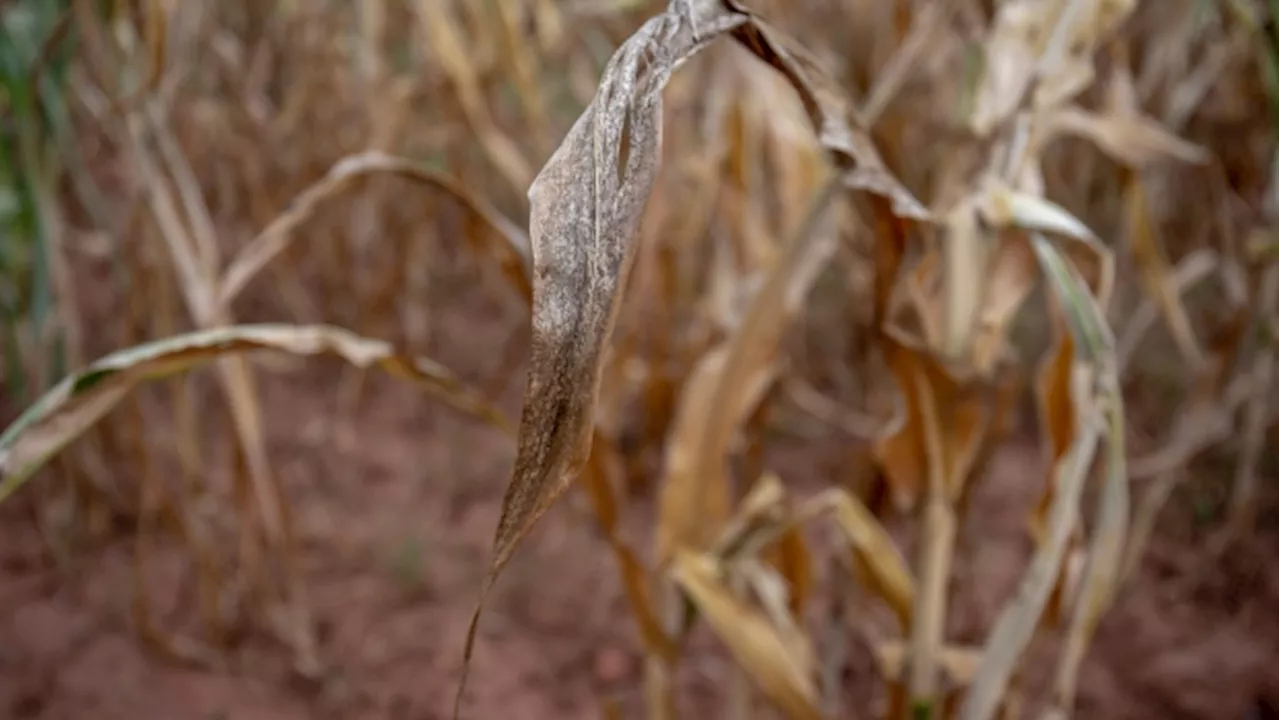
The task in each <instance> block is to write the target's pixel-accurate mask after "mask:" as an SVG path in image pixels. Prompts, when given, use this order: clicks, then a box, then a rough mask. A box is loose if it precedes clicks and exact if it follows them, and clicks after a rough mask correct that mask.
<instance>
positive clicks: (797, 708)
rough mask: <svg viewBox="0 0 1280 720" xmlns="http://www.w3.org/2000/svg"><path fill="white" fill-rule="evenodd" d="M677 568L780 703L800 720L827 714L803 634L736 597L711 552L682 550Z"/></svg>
mask: <svg viewBox="0 0 1280 720" xmlns="http://www.w3.org/2000/svg"><path fill="white" fill-rule="evenodd" d="M671 573H672V577H673V578H674V579H675V581H676V582H677V583H679V585H680V587H681V588H682V589H683V590H684V591H685V592H686V593H687V594H688V596H689V598H690V599H691V600H692V601H693V603H694V605H696V606H697V608H698V612H699V613H700V615H701V616H703V617H705V618H706V619H707V621H708V622H709V623H710V624H711V627H712V628H713V629H714V630H715V632H716V635H718V636H719V637H720V639H721V640H722V641H723V642H724V643H725V645H726V646H728V648H729V652H731V653H732V654H733V657H734V659H735V660H736V661H737V662H738V664H739V665H740V666H742V668H743V669H745V670H746V671H747V673H748V674H749V675H750V676H751V678H752V679H753V680H754V681H755V682H756V683H757V684H758V685H759V686H760V688H761V689H762V690H763V691H764V692H765V694H766V695H768V697H769V698H770V699H771V700H772V701H773V702H774V703H776V704H777V705H778V707H779V708H781V709H782V710H783V711H785V712H786V713H787V714H788V715H789V716H790V717H792V718H797V719H798V720H819V718H821V717H822V715H821V713H820V712H819V711H818V709H817V697H818V693H817V687H816V685H815V682H814V677H813V659H812V658H811V657H809V656H808V655H807V654H803V653H801V652H799V650H798V649H799V648H803V647H805V646H806V645H807V644H806V643H805V642H804V641H803V638H802V637H796V636H794V635H793V636H788V635H787V634H785V633H783V632H781V631H780V630H779V629H778V628H776V627H774V626H773V625H771V624H770V623H769V621H768V620H767V619H765V617H764V616H763V615H761V614H760V613H759V612H758V611H756V610H754V609H753V608H751V607H750V606H748V605H747V604H746V603H744V602H743V601H742V600H739V599H738V598H736V597H734V595H733V593H732V592H730V591H729V589H728V588H727V587H726V586H725V583H724V580H723V578H722V575H721V573H720V572H719V571H718V569H717V567H716V564H715V562H714V561H713V560H712V559H710V558H708V557H705V556H700V555H695V554H693V553H688V552H683V551H681V552H677V553H676V555H675V557H674V558H673V560H672V564H671Z"/></svg>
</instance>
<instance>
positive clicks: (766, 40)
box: [454, 0, 929, 716]
mask: <svg viewBox="0 0 1280 720" xmlns="http://www.w3.org/2000/svg"><path fill="white" fill-rule="evenodd" d="M726 32H728V33H731V34H732V37H733V38H734V39H735V40H737V41H738V42H739V43H740V44H742V45H743V46H745V47H746V48H747V49H749V50H751V51H752V52H753V53H754V54H755V55H756V56H757V57H759V58H761V59H762V60H764V61H765V62H767V63H768V64H769V65H771V66H772V67H774V68H775V69H777V70H778V71H780V72H781V73H782V74H783V75H784V76H785V77H786V78H787V79H788V81H790V82H791V84H792V86H793V87H795V89H796V91H797V92H798V93H799V95H800V98H801V102H802V103H803V104H804V106H805V111H806V113H807V115H808V116H809V119H810V122H811V123H812V124H813V125H814V127H815V129H816V130H817V132H818V138H819V142H820V144H821V145H822V147H823V149H824V150H825V151H826V153H827V155H828V157H829V158H830V159H831V160H832V162H833V164H834V165H835V166H836V169H837V170H838V171H839V172H840V179H841V181H842V182H843V184H844V185H845V187H847V188H850V189H853V190H856V191H859V195H858V197H859V199H860V202H861V201H862V200H865V199H867V198H868V197H870V198H875V199H876V200H875V201H873V202H871V203H869V204H870V205H871V206H872V209H873V211H874V212H876V217H877V221H879V222H883V221H884V220H885V217H886V216H890V217H892V216H895V215H897V216H903V217H909V218H912V219H914V220H925V219H928V217H929V215H928V212H927V211H926V210H925V209H924V208H923V207H922V206H921V205H920V204H919V202H918V201H916V200H915V198H913V197H912V196H911V194H910V193H909V192H908V191H907V190H906V189H905V188H904V187H902V185H901V184H900V183H899V182H898V181H897V180H896V179H894V178H893V177H892V175H890V174H889V173H888V172H887V171H886V170H885V169H884V165H883V163H882V162H881V161H880V158H879V156H878V155H877V154H876V152H875V149H874V147H873V146H872V144H871V141H870V139H869V138H868V137H866V135H865V134H864V133H862V132H860V131H858V130H856V129H855V127H854V124H853V121H852V113H851V110H850V108H849V106H848V103H847V102H846V101H845V100H844V99H843V98H842V97H841V96H840V94H839V93H838V92H837V91H836V90H835V86H834V85H833V84H832V83H830V82H829V81H827V80H826V79H825V78H824V77H823V75H822V73H821V71H819V70H818V69H817V65H816V63H815V62H814V61H812V60H811V59H809V58H808V56H807V55H806V54H804V53H803V52H802V51H801V50H800V49H799V48H798V47H797V46H796V45H795V44H794V43H793V42H791V41H790V40H787V39H786V38H784V37H783V36H782V35H781V34H780V33H778V32H777V31H775V30H774V29H773V28H771V27H769V26H768V25H767V24H765V23H763V22H761V21H760V20H758V19H757V18H755V17H754V16H753V15H751V14H749V13H748V12H746V11H745V10H744V9H743V8H741V7H740V6H739V5H738V4H737V3H736V2H732V1H731V0H673V2H672V3H671V4H670V5H669V6H668V7H667V9H666V10H665V11H664V12H662V13H661V14H659V15H658V16H656V17H654V18H652V19H650V20H649V21H648V22H646V23H645V24H644V25H643V26H642V27H641V28H640V29H639V30H637V31H636V32H635V34H633V35H632V36H631V37H630V38H628V39H627V41H626V42H624V43H623V45H622V46H621V47H620V48H619V49H618V50H617V52H615V53H614V55H613V57H612V58H611V59H610V61H609V64H608V65H607V66H606V68H605V71H604V73H603V76H602V78H601V80H600V85H599V88H598V89H597V91H596V95H595V97H594V99H593V100H592V102H591V104H590V105H589V106H588V107H587V109H586V110H585V111H584V112H583V114H582V115H581V116H580V117H579V118H578V120H577V122H575V124H574V126H573V128H572V129H571V130H570V131H569V134H568V136H567V137H566V138H565V140H564V142H563V143H562V144H561V146H560V147H559V148H558V149H557V150H556V152H555V153H554V154H553V155H552V156H551V159H550V160H549V161H548V162H547V164H546V166H545V167H544V168H543V169H542V171H541V172H540V173H539V174H538V176H537V177H536V178H535V179H534V182H533V185H532V187H530V189H529V199H530V203H531V210H530V240H531V244H532V250H533V297H534V301H533V334H532V353H531V360H530V372H529V376H528V381H527V384H526V389H525V397H524V411H523V414H522V417H521V425H520V439H519V441H518V449H517V456H516V464H515V468H514V470H513V473H512V479H511V482H510V484H509V485H508V488H507V492H506V494H505V495H504V497H503V502H502V509H501V511H500V516H499V520H498V528H497V531H496V533H495V536H494V543H493V556H492V558H491V561H490V564H489V569H488V571H487V572H486V575H485V579H484V580H483V581H482V585H481V590H480V595H479V599H478V602H477V608H476V612H475V613H474V614H473V616H472V620H471V623H470V626H469V628H468V631H467V639H466V646H465V649H464V652H463V655H464V660H463V665H464V667H463V672H462V677H461V679H460V681H459V687H458V695H457V698H456V702H455V705H454V715H455V716H456V715H457V711H458V709H459V707H460V702H461V698H462V695H463V692H464V690H465V685H466V678H467V672H468V667H469V662H470V656H471V649H472V647H473V646H474V642H475V632H476V627H477V624H478V622H479V618H480V612H481V610H482V608H483V604H484V598H485V597H486V595H487V593H488V591H489V588H491V587H492V585H493V582H494V580H495V579H496V578H497V576H498V574H499V573H501V571H502V569H503V567H505V566H506V564H507V562H508V561H509V560H510V559H511V555H512V554H513V552H514V551H515V548H516V546H517V545H518V543H519V542H520V540H521V538H523V537H524V536H525V534H527V533H528V531H529V529H530V528H531V527H532V526H533V525H534V523H536V522H537V520H538V519H539V518H540V517H541V516H542V515H543V514H545V513H546V511H547V510H548V509H549V508H550V507H551V505H552V503H553V502H554V501H555V500H556V498H557V497H559V495H560V494H562V493H563V492H564V490H565V489H566V488H567V486H568V485H569V483H570V482H571V481H572V478H573V477H574V476H575V475H576V474H577V473H578V472H579V471H580V470H581V469H582V467H583V465H584V464H585V462H586V460H587V457H588V455H589V452H590V445H591V424H592V410H593V408H594V405H595V401H596V395H597V393H598V388H599V382H600V365H601V360H602V358H603V352H602V348H603V347H604V344H605V343H606V342H607V341H608V339H609V336H610V334H611V331H612V327H613V323H614V319H615V317H616V315H617V311H618V303H619V299H620V297H621V292H620V291H621V289H622V283H623V280H624V279H625V277H626V275H627V272H628V270H629V268H630V265H631V260H632V258H633V257H634V254H635V247H634V239H635V236H636V231H637V226H638V225H639V221H640V216H641V212H642V210H643V209H644V206H645V204H646V203H647V201H648V197H649V193H650V191H651V189H652V185H653V181H654V177H655V173H656V166H657V162H658V157H659V152H658V151H659V148H660V144H661V110H662V88H663V86H664V85H665V84H666V82H667V79H668V77H669V76H670V74H671V73H672V71H673V70H675V69H676V68H677V67H678V66H679V65H680V64H681V63H683V62H684V61H685V60H687V59H688V58H689V57H690V56H691V55H692V54H694V53H695V52H697V51H698V50H699V49H700V48H702V47H704V46H705V45H706V44H707V43H709V42H710V41H711V40H713V39H714V38H715V37H717V36H718V35H720V34H724V33H726Z"/></svg>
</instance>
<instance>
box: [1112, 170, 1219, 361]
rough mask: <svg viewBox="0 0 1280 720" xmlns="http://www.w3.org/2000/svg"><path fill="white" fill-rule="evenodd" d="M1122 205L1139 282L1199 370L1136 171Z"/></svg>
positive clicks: (1198, 352)
mask: <svg viewBox="0 0 1280 720" xmlns="http://www.w3.org/2000/svg"><path fill="white" fill-rule="evenodd" d="M1125 205H1126V206H1127V209H1128V216H1129V217H1128V221H1129V244H1130V247H1131V248H1132V249H1133V256H1134V261H1135V262H1136V263H1137V265H1138V270H1139V273H1140V276H1141V278H1142V283H1143V285H1145V286H1146V291H1147V294H1148V295H1150V296H1151V298H1152V299H1154V300H1155V302H1156V305H1157V307H1159V308H1160V311H1161V313H1162V314H1163V315H1164V320H1165V323H1166V324H1167V325H1168V327H1169V332H1170V333H1171V334H1172V335H1173V339H1174V342H1175V343H1176V344H1177V346H1178V351H1179V352H1180V353H1182V359H1183V360H1185V361H1186V362H1187V364H1188V365H1189V366H1190V367H1191V368H1192V369H1193V370H1196V371H1199V370H1200V369H1201V368H1203V367H1204V364H1205V355H1204V350H1203V349H1201V347H1200V341H1199V340H1198V339H1197V338H1196V333H1195V330H1194V329H1193V328H1192V327H1191V318H1189V317H1188V316H1187V309H1186V308H1185V307H1183V305H1182V297H1181V296H1180V295H1179V294H1178V292H1177V290H1176V289H1175V287H1174V285H1173V282H1172V275H1173V271H1172V268H1171V267H1170V265H1169V259H1168V257H1166V256H1165V253H1164V247H1163V246H1161V244H1160V239H1159V238H1158V237H1156V231H1155V227H1153V224H1152V221H1151V214H1150V210H1149V208H1148V207H1147V191H1146V188H1145V187H1144V185H1143V182H1142V178H1141V177H1140V176H1138V175H1136V174H1133V175H1130V176H1129V181H1128V183H1127V186H1126V188H1125Z"/></svg>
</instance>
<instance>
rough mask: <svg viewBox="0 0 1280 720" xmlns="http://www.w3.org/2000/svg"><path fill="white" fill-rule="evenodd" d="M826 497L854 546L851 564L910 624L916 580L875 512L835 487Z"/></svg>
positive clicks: (904, 624) (903, 622)
mask: <svg viewBox="0 0 1280 720" xmlns="http://www.w3.org/2000/svg"><path fill="white" fill-rule="evenodd" d="M826 497H827V498H828V499H827V500H826V502H828V503H830V506H831V508H832V510H833V512H834V513H835V517H836V523H837V524H839V526H840V529H841V530H842V531H843V533H844V536H845V538H847V539H848V541H849V545H850V547H851V548H852V550H853V559H854V567H856V568H858V569H859V571H860V574H861V575H862V576H863V577H864V578H865V582H867V583H868V584H870V585H871V588H872V590H874V591H875V593H876V594H877V595H879V596H880V597H881V598H883V599H884V601H885V602H886V603H888V605H889V607H890V608H891V609H892V610H893V612H894V613H895V614H896V615H897V616H898V622H899V623H900V624H901V626H902V628H903V629H904V630H905V629H907V628H910V627H911V608H912V606H913V605H914V604H915V582H914V581H913V580H912V579H911V573H910V571H909V570H908V569H907V561H906V559H904V558H903V557H902V553H901V551H899V550H898V546H897V545H895V544H894V543H893V539H892V538H890V537H889V533H888V532H887V531H886V530H885V529H884V526H882V525H881V524H880V522H879V521H878V520H876V518H875V515H872V514H871V511H870V510H868V509H867V508H866V506H865V505H863V504H862V503H861V502H859V501H858V499H857V498H855V497H854V496H853V495H851V494H849V493H848V492H846V491H844V490H834V491H831V494H830V495H827V496H826Z"/></svg>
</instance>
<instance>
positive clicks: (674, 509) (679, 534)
mask: <svg viewBox="0 0 1280 720" xmlns="http://www.w3.org/2000/svg"><path fill="white" fill-rule="evenodd" d="M838 187H839V186H838V184H836V183H829V184H828V186H827V188H826V189H824V190H823V191H822V192H821V193H819V196H818V197H817V198H816V199H815V200H814V202H813V206H812V210H811V212H810V216H809V217H808V218H806V220H805V222H804V223H803V227H801V228H800V230H799V233H800V235H799V237H797V238H796V239H795V240H793V241H792V242H791V243H790V245H789V246H788V247H787V248H786V249H785V251H784V253H785V254H784V256H783V257H782V258H781V259H780V260H779V261H778V262H777V263H776V264H775V266H774V267H773V268H771V269H770V271H769V275H768V277H767V279H766V280H765V284H764V286H763V287H762V288H760V290H759V291H758V292H757V293H756V295H755V297H754V298H752V301H751V307H750V308H749V309H748V311H747V316H746V317H745V318H744V319H743V321H742V324H741V325H739V326H738V328H737V329H736V330H735V331H734V333H733V335H732V336H731V337H730V338H729V340H728V341H727V342H726V343H725V345H723V346H721V348H719V349H717V350H714V351H712V353H710V354H709V355H708V356H707V357H706V358H705V359H704V360H703V361H702V362H701V363H700V364H699V366H698V369H697V371H695V374H694V376H693V377H692V378H691V379H690V384H689V386H688V390H687V391H686V395H685V397H684V398H683V400H682V403H681V406H680V413H679V415H677V418H676V421H675V426H674V434H673V437H672V440H671V443H670V445H669V446H668V454H667V477H666V479H665V481H664V483H663V485H662V493H661V496H660V514H659V521H658V530H657V542H658V563H659V566H661V565H663V564H665V562H666V561H667V560H668V559H669V558H670V557H671V554H672V552H673V551H674V550H675V549H676V548H677V547H686V548H689V549H694V550H703V549H706V548H707V547H708V545H707V544H708V543H709V542H710V540H711V539H712V538H714V537H715V536H716V535H717V534H719V532H720V530H721V523H723V521H724V512H725V510H726V509H727V507H726V502H727V499H728V497H729V489H728V482H729V478H728V474H727V470H726V468H725V461H726V454H727V453H728V450H729V443H730V440H731V439H732V437H733V433H734V431H735V430H737V429H738V427H739V426H740V425H741V424H742V422H743V421H744V420H745V419H746V417H747V415H748V414H749V413H750V411H751V409H752V408H753V407H754V406H755V404H756V402H758V400H759V397H760V395H761V394H762V390H763V387H764V383H765V382H767V381H768V380H769V379H771V378H772V375H773V367H772V361H773V355H774V353H775V352H776V349H777V347H778V343H779V342H780V340H781V336H782V331H783V329H784V328H785V326H786V323H787V321H788V320H789V319H790V317H791V316H793V315H794V314H795V312H796V311H797V310H798V308H799V305H800V303H801V301H802V300H803V299H804V296H805V294H807V292H808V289H809V287H810V286H811V285H812V283H813V280H814V279H815V278H816V277H817V274H818V271H819V270H820V269H821V268H822V264H823V263H825V262H826V260H827V258H829V257H830V256H831V254H832V253H833V252H834V250H835V238H834V237H833V236H832V234H831V233H829V232H823V230H822V229H821V228H819V227H817V225H818V224H819V223H820V222H821V219H822V217H823V216H824V215H825V212H826V210H827V206H828V205H829V204H830V202H831V200H832V199H833V198H834V197H835V194H836V190H837V188H838ZM695 382H696V383H697V384H694V383H695Z"/></svg>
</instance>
